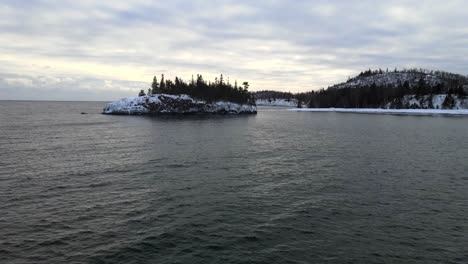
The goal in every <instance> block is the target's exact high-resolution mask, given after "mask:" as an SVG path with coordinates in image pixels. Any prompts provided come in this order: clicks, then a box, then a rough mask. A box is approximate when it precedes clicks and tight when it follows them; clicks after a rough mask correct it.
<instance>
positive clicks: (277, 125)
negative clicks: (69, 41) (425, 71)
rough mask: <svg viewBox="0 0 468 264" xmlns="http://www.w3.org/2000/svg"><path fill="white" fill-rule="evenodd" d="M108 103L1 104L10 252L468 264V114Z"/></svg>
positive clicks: (13, 259)
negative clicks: (107, 110) (193, 110)
mask: <svg viewBox="0 0 468 264" xmlns="http://www.w3.org/2000/svg"><path fill="white" fill-rule="evenodd" d="M103 105H104V103H98V102H69V103H65V102H6V101H3V102H0V155H1V156H0V157H1V158H0V262H1V263H468V162H467V158H468V118H466V117H431V116H425V117H422V116H417V117H416V116H393V115H366V114H343V113H297V112H288V111H285V110H284V108H260V109H259V113H258V115H256V116H184V117H180V116H165V117H143V116H105V115H101V114H99V112H100V110H101V109H102V107H103ZM81 112H87V113H89V114H88V115H81V114H80V113H81Z"/></svg>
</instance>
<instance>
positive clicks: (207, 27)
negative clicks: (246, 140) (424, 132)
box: [0, 0, 468, 100]
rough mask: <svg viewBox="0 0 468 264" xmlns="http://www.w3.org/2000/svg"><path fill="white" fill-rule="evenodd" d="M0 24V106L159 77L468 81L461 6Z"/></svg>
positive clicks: (83, 95)
mask: <svg viewBox="0 0 468 264" xmlns="http://www.w3.org/2000/svg"><path fill="white" fill-rule="evenodd" d="M0 17H1V19H0V100H1V99H37V100H114V99H119V98H122V97H126V96H134V95H136V93H137V92H138V91H139V89H140V88H144V89H147V88H148V87H149V85H150V81H151V79H152V76H153V75H158V78H159V76H160V74H162V73H164V74H165V75H166V76H167V77H171V78H172V77H173V76H175V75H176V74H177V75H178V76H180V77H182V78H183V79H184V80H190V78H191V76H192V74H197V73H201V74H203V76H204V78H205V79H213V78H214V77H215V76H218V75H219V74H221V73H223V74H224V76H225V77H226V76H229V78H230V80H231V81H233V80H235V79H237V80H238V81H249V83H250V85H251V90H263V89H273V90H281V91H291V92H300V91H309V90H312V89H319V88H322V87H327V86H329V85H332V84H334V83H337V82H342V81H346V79H347V78H348V76H353V75H355V74H357V73H359V72H360V71H362V70H365V69H367V68H379V67H381V68H383V69H386V68H387V67H388V68H390V69H393V68H395V67H398V68H402V67H422V68H428V69H439V70H447V71H452V72H456V73H461V74H464V75H466V74H468V67H467V66H468V8H467V5H466V1H463V0H460V1H457V0H447V1H431V0H424V1H421V0H420V1H393V0H386V1H375V0H369V1H365V0H359V1H338V0H328V1H312V0H309V1H300V0H299V1H292V0H288V1H286V0H284V1H282V0H271V1H251V0H221V1H214V0H206V1H196V0H192V1H182V0H170V1H169V0H164V1H153V0H151V1H150V0H148V1H147V0H133V1H120V0H114V1H97V0H96V1H92V0H80V1H49V0H37V1H33V0H2V1H1V2H0Z"/></svg>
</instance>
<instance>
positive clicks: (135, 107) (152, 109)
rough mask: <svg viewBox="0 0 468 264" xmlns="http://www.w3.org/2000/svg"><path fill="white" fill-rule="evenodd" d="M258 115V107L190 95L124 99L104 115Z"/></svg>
mask: <svg viewBox="0 0 468 264" xmlns="http://www.w3.org/2000/svg"><path fill="white" fill-rule="evenodd" d="M197 113H200V114H203V113H205V114H256V113H257V107H256V106H255V105H250V104H237V103H231V102H224V101H217V102H212V103H208V102H206V101H202V100H196V99H193V98H191V97H190V96H188V95H185V94H182V95H169V94H152V95H145V96H139V97H130V98H124V99H121V100H118V101H115V102H112V103H109V104H107V105H106V106H105V107H104V109H103V114H110V115H151V114H197Z"/></svg>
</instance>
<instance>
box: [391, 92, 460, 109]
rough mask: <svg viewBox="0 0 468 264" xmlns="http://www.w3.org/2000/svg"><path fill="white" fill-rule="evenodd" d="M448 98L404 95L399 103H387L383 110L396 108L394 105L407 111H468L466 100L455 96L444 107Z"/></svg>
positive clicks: (444, 95) (440, 95)
mask: <svg viewBox="0 0 468 264" xmlns="http://www.w3.org/2000/svg"><path fill="white" fill-rule="evenodd" d="M448 96H449V95H447V94H434V95H422V96H416V95H405V96H403V98H402V99H401V103H400V102H397V101H396V100H395V101H394V102H391V103H388V104H387V105H386V106H385V108H387V109H390V108H396V105H400V107H401V108H407V109H468V98H467V97H462V96H457V95H451V99H452V100H453V101H448V102H452V104H449V103H447V104H445V105H444V102H446V99H447V97H448ZM449 99H450V97H449Z"/></svg>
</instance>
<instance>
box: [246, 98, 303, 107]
mask: <svg viewBox="0 0 468 264" xmlns="http://www.w3.org/2000/svg"><path fill="white" fill-rule="evenodd" d="M255 102H256V104H257V105H259V106H288V107H293V106H297V100H296V99H290V100H289V99H257V100H256V101H255Z"/></svg>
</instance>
